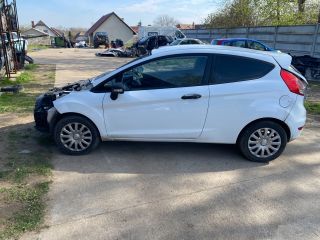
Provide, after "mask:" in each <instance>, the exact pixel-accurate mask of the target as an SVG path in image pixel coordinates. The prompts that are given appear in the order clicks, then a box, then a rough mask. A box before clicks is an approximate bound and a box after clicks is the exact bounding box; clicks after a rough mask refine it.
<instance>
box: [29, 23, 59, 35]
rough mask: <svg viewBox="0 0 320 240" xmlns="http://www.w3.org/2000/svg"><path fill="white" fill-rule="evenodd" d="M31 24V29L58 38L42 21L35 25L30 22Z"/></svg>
mask: <svg viewBox="0 0 320 240" xmlns="http://www.w3.org/2000/svg"><path fill="white" fill-rule="evenodd" d="M31 23H32V28H35V29H37V30H40V31H42V32H45V33H47V34H48V35H49V36H50V37H59V36H58V35H57V33H56V32H55V31H54V30H53V29H52V28H50V27H48V26H47V25H46V24H45V23H44V22H43V21H42V20H40V21H39V22H38V23H37V24H34V21H32V22H31Z"/></svg>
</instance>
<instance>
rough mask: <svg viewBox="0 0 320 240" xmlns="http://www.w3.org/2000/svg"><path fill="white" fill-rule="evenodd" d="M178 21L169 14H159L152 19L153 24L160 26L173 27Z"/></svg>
mask: <svg viewBox="0 0 320 240" xmlns="http://www.w3.org/2000/svg"><path fill="white" fill-rule="evenodd" d="M178 23H179V22H178V21H177V20H176V19H174V18H173V17H170V16H169V15H160V16H158V17H157V18H156V19H155V20H154V21H153V24H154V25H155V26H160V27H174V26H176V25H177V24H178Z"/></svg>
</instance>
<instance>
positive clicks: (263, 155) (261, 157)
mask: <svg viewBox="0 0 320 240" xmlns="http://www.w3.org/2000/svg"><path fill="white" fill-rule="evenodd" d="M287 141H288V140H287V134H286V131H285V130H284V129H283V127H282V126H280V125H279V124H278V123H275V122H271V121H262V122H258V123H255V124H253V125H251V126H249V127H247V128H246V129H245V130H244V131H243V133H242V134H241V136H240V138H239V141H238V145H239V148H240V151H241V152H242V154H243V155H244V156H245V157H246V158H247V159H248V160H250V161H254V162H269V161H272V160H274V159H276V158H277V157H279V156H280V155H281V153H282V152H283V150H284V149H285V147H286V145H287Z"/></svg>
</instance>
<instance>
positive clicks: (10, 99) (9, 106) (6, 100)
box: [0, 64, 55, 113]
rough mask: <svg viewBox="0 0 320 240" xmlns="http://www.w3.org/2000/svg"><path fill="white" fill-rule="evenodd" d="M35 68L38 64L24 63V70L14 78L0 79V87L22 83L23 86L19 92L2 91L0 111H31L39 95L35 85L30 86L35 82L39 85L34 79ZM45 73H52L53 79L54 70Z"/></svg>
mask: <svg viewBox="0 0 320 240" xmlns="http://www.w3.org/2000/svg"><path fill="white" fill-rule="evenodd" d="M27 66H28V67H27ZM37 68H38V65H35V64H29V65H26V70H25V71H24V72H22V73H21V74H20V75H19V76H18V77H17V78H16V79H15V80H10V79H3V80H1V81H0V87H3V86H13V85H22V86H23V87H24V91H21V92H19V93H16V94H14V93H4V94H2V95H0V113H10V112H15V113H30V112H32V109H33V107H34V102H35V99H36V97H37V96H38V95H40V94H39V92H38V91H37V89H36V88H37V87H34V86H32V85H35V84H39V85H38V86H41V84H40V83H37V82H36V79H35V71H36V69H37ZM47 74H48V75H53V78H50V79H52V80H54V76H55V73H54V72H48V73H47ZM48 79H49V78H48ZM34 83H35V84H34ZM34 88H35V89H34Z"/></svg>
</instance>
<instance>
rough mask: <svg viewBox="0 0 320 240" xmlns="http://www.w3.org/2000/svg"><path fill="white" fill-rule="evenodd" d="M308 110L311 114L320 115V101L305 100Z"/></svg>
mask: <svg viewBox="0 0 320 240" xmlns="http://www.w3.org/2000/svg"><path fill="white" fill-rule="evenodd" d="M305 107H306V109H307V112H308V113H310V114H317V115H320V102H308V101H306V102H305Z"/></svg>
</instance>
